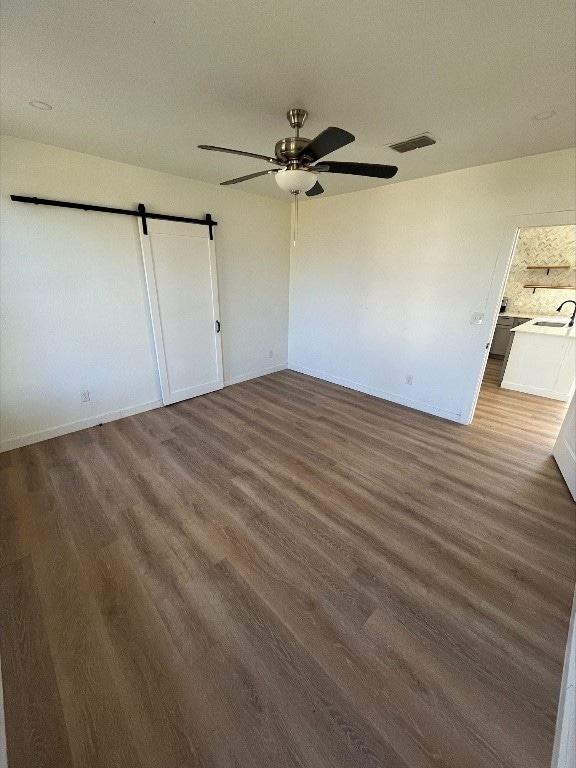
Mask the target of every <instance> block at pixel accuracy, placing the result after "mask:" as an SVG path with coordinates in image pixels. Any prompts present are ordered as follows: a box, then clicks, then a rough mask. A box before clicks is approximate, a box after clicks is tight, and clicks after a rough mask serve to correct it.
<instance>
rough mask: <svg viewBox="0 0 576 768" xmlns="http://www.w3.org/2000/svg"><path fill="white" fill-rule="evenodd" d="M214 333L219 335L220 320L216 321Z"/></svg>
mask: <svg viewBox="0 0 576 768" xmlns="http://www.w3.org/2000/svg"><path fill="white" fill-rule="evenodd" d="M216 333H220V320H216Z"/></svg>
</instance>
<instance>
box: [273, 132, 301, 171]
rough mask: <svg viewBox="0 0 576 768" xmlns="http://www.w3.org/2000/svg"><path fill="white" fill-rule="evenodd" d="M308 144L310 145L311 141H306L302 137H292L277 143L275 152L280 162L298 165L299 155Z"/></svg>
mask: <svg viewBox="0 0 576 768" xmlns="http://www.w3.org/2000/svg"><path fill="white" fill-rule="evenodd" d="M308 144H310V139H304V138H303V137H302V136H290V137H288V138H287V139H280V141H278V142H276V147H275V149H274V152H275V154H276V157H277V158H278V160H281V161H282V162H283V163H290V164H291V165H298V155H299V154H300V152H301V151H302V150H303V149H304V148H305V147H307V146H308Z"/></svg>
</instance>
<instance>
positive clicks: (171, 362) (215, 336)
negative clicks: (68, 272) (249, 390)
mask: <svg viewBox="0 0 576 768" xmlns="http://www.w3.org/2000/svg"><path fill="white" fill-rule="evenodd" d="M147 225H148V234H147V235H145V234H144V233H143V231H142V223H141V222H140V223H139V226H140V242H141V245H142V256H143V259H144V269H145V272H146V284H147V287H148V299H149V302H150V313H151V316H152V327H153V330H154V341H155V345H156V357H157V359H158V369H159V373H160V384H161V388H162V401H163V402H164V405H170V404H171V403H177V402H179V401H180V400H187V399H188V398H190V397H196V396H197V395H204V394H206V393H207V392H213V391H214V390H216V389H222V386H223V373H222V346H221V343H220V322H219V309H218V280H217V275H216V260H215V254H214V241H212V240H210V238H209V230H208V227H204V226H202V225H200V224H186V223H184V222H180V221H163V220H160V219H148V220H147Z"/></svg>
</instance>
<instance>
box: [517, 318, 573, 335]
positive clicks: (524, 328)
mask: <svg viewBox="0 0 576 768" xmlns="http://www.w3.org/2000/svg"><path fill="white" fill-rule="evenodd" d="M520 317H522V315H520ZM569 319H570V318H568V317H565V316H564V315H556V316H554V315H543V316H542V317H535V318H534V319H533V320H530V321H529V322H527V323H522V325H517V326H516V328H510V332H511V333H539V334H544V335H546V336H562V337H563V338H569V339H576V328H575V326H572V327H571V328H570V327H568V321H569ZM540 320H550V321H552V322H558V321H559V320H563V321H565V322H566V325H564V326H563V327H561V328H558V327H556V328H554V327H550V326H549V325H535V323H537V322H538V321H540Z"/></svg>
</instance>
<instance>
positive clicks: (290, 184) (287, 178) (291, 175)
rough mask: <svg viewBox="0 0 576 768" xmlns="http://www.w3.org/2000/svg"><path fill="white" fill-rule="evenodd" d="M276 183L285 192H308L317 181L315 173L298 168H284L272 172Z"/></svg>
mask: <svg viewBox="0 0 576 768" xmlns="http://www.w3.org/2000/svg"><path fill="white" fill-rule="evenodd" d="M274 178H275V179H276V184H278V186H279V187H280V189H283V190H284V191H285V192H292V193H297V192H308V190H310V189H312V187H313V186H314V184H316V181H317V178H318V176H317V174H316V173H313V172H312V171H305V170H303V169H299V168H286V169H285V170H283V171H278V172H277V173H275V174H274Z"/></svg>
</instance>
